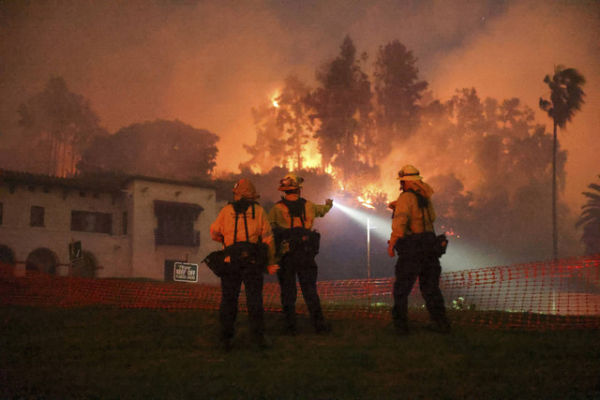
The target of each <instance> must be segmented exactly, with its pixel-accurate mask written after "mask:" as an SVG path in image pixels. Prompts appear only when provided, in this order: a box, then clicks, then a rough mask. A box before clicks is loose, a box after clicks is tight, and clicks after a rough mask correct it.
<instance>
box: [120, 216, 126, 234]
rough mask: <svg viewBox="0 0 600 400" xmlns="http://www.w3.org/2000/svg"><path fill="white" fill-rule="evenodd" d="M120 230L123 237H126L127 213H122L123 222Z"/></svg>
mask: <svg viewBox="0 0 600 400" xmlns="http://www.w3.org/2000/svg"><path fill="white" fill-rule="evenodd" d="M121 228H122V230H123V235H127V211H123V220H122V225H121Z"/></svg>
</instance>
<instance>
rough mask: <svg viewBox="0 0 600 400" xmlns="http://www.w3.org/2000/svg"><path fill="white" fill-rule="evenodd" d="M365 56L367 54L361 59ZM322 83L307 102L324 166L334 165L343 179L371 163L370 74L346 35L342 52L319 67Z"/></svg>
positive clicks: (318, 77)
mask: <svg viewBox="0 0 600 400" xmlns="http://www.w3.org/2000/svg"><path fill="white" fill-rule="evenodd" d="M365 59H366V55H365V56H364V57H362V60H365ZM317 81H318V82H319V84H320V87H318V88H317V89H316V90H315V91H314V92H313V93H312V94H311V96H310V97H309V99H308V104H309V105H310V106H311V107H313V109H314V110H315V114H314V117H315V118H317V119H318V120H319V127H318V128H317V131H316V134H315V136H316V137H317V138H318V141H319V149H320V151H321V156H322V164H323V167H324V168H325V167H327V166H328V165H330V164H331V165H333V167H334V170H335V171H337V174H338V177H339V178H340V179H341V180H342V182H345V181H348V180H349V179H350V178H351V177H352V176H356V175H359V174H361V172H364V170H365V169H368V168H369V167H371V165H372V161H373V160H372V157H373V156H372V155H371V154H370V153H371V152H370V150H371V148H372V144H373V140H372V137H371V129H370V128H371V125H372V121H371V115H370V114H371V111H372V104H371V99H372V93H371V83H370V81H369V79H368V76H367V75H366V74H365V73H364V72H363V71H362V69H361V66H360V60H359V59H357V57H356V48H355V47H354V43H353V42H352V39H350V37H349V36H346V38H345V39H344V41H343V43H342V45H341V47H340V54H339V56H338V57H337V58H335V59H334V60H333V61H332V62H330V63H328V64H326V65H325V66H324V67H323V68H321V69H320V70H319V71H317Z"/></svg>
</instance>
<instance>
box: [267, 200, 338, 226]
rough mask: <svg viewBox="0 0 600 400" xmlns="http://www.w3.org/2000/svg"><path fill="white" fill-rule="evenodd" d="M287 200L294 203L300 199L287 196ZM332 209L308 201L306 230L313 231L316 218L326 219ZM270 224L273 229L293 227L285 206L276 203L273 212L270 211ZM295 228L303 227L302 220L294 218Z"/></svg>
mask: <svg viewBox="0 0 600 400" xmlns="http://www.w3.org/2000/svg"><path fill="white" fill-rule="evenodd" d="M286 199H287V200H290V201H294V200H297V199H298V197H292V196H286ZM331 207H332V206H331V205H327V204H314V203H313V202H311V201H309V200H306V203H305V204H304V210H305V218H304V228H306V229H312V227H313V224H314V221H315V218H319V217H324V216H325V214H327V213H328V212H329V210H331ZM269 222H271V225H272V227H273V228H283V229H289V228H290V227H291V226H292V218H291V216H290V212H289V210H288V208H287V207H286V206H285V204H282V203H276V204H275V206H273V208H271V211H269ZM293 227H294V228H301V227H302V221H301V220H300V218H298V217H294V218H293Z"/></svg>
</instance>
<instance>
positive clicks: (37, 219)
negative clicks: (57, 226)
mask: <svg viewBox="0 0 600 400" xmlns="http://www.w3.org/2000/svg"><path fill="white" fill-rule="evenodd" d="M29 225H31V226H44V207H40V206H31V216H30V218H29Z"/></svg>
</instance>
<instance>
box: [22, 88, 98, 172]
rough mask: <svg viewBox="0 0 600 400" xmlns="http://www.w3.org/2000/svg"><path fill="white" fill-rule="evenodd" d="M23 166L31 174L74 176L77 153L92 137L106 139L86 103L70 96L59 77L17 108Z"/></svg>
mask: <svg viewBox="0 0 600 400" xmlns="http://www.w3.org/2000/svg"><path fill="white" fill-rule="evenodd" d="M18 112H19V115H20V120H19V123H20V125H21V127H22V128H23V141H24V142H25V144H24V145H26V146H27V147H28V149H29V150H28V159H26V160H24V161H25V164H32V162H33V163H35V164H37V165H35V164H34V165H33V166H32V167H31V168H28V169H31V170H32V172H43V173H47V174H49V175H57V176H67V175H71V174H74V173H75V166H76V163H77V162H78V161H79V158H80V156H81V153H82V152H83V150H84V149H85V148H86V147H87V145H88V144H89V143H90V141H91V140H92V138H93V137H94V136H103V135H107V133H106V131H104V130H103V129H102V128H101V127H100V126H99V119H98V117H97V116H96V114H95V113H94V112H93V111H92V110H91V108H90V105H89V103H88V101H87V100H86V99H85V98H84V97H83V96H81V95H78V94H75V93H72V92H70V91H69V89H68V88H67V84H66V82H65V81H64V79H63V78H61V77H53V78H51V79H50V80H49V81H48V83H47V84H46V87H45V88H44V90H43V91H42V92H40V93H38V94H36V95H34V96H33V97H31V98H30V99H28V100H27V101H26V102H25V103H23V104H21V105H20V107H19V110H18Z"/></svg>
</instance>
